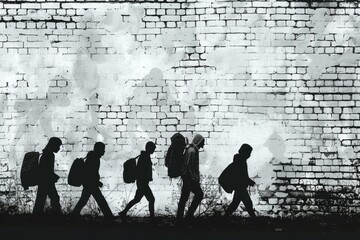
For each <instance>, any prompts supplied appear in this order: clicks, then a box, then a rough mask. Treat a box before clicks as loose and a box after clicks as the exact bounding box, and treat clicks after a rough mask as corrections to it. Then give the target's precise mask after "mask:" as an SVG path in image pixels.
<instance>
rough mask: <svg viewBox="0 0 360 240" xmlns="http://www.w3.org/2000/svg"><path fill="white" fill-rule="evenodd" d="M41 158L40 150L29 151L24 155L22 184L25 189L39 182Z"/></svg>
mask: <svg viewBox="0 0 360 240" xmlns="http://www.w3.org/2000/svg"><path fill="white" fill-rule="evenodd" d="M39 159H40V153H39V152H27V153H26V154H25V156H24V159H23V162H22V165H21V171H20V180H21V185H22V186H23V188H24V190H27V189H29V187H32V186H36V185H38V184H39V179H38V176H39Z"/></svg>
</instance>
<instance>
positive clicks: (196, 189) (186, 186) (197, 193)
mask: <svg viewBox="0 0 360 240" xmlns="http://www.w3.org/2000/svg"><path fill="white" fill-rule="evenodd" d="M181 178H182V180H183V186H182V188H181V196H180V201H179V205H178V211H177V218H182V217H183V216H184V210H185V205H186V202H187V201H188V199H189V196H190V192H192V193H194V198H193V200H192V202H191V205H190V207H189V209H188V211H187V214H186V215H187V216H189V217H193V215H194V212H195V210H196V208H197V207H198V206H199V204H200V202H201V200H202V199H203V197H204V193H203V191H202V190H201V187H200V183H199V182H197V181H194V180H192V179H191V178H190V176H186V175H185V176H181Z"/></svg>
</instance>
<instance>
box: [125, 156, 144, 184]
mask: <svg viewBox="0 0 360 240" xmlns="http://www.w3.org/2000/svg"><path fill="white" fill-rule="evenodd" d="M138 157H140V155H139V156H137V157H135V158H130V159H128V160H126V161H125V162H124V164H123V168H124V170H123V180H124V182H125V183H134V182H135V181H136V159H137V158H138Z"/></svg>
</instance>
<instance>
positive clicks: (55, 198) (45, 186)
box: [33, 137, 62, 215]
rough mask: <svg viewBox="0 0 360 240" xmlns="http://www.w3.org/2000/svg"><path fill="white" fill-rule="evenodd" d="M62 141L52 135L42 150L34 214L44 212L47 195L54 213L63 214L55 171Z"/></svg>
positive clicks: (57, 177)
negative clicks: (57, 154)
mask: <svg viewBox="0 0 360 240" xmlns="http://www.w3.org/2000/svg"><path fill="white" fill-rule="evenodd" d="M61 145H62V142H61V140H60V138H57V137H52V138H50V139H49V142H48V144H47V145H46V146H45V148H44V149H43V151H42V155H41V157H40V161H39V165H38V174H39V176H38V189H37V194H36V200H35V205H34V208H33V214H34V215H41V214H43V213H44V206H45V202H46V198H47V196H49V198H50V203H51V208H52V211H53V213H55V214H61V213H62V212H61V206H60V197H59V194H58V193H57V190H56V187H55V183H56V182H57V181H58V179H59V176H58V175H57V174H55V172H54V165H55V155H54V153H57V152H59V150H60V146H61Z"/></svg>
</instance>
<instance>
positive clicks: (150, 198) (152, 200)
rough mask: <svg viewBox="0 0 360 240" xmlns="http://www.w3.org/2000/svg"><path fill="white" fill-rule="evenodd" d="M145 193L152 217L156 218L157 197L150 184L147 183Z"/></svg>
mask: <svg viewBox="0 0 360 240" xmlns="http://www.w3.org/2000/svg"><path fill="white" fill-rule="evenodd" d="M144 195H145V197H146V199H147V200H148V202H149V212H150V217H151V218H154V217H155V210H154V209H155V197H154V194H153V193H152V191H151V189H150V187H149V185H148V184H146V186H145V188H144Z"/></svg>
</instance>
